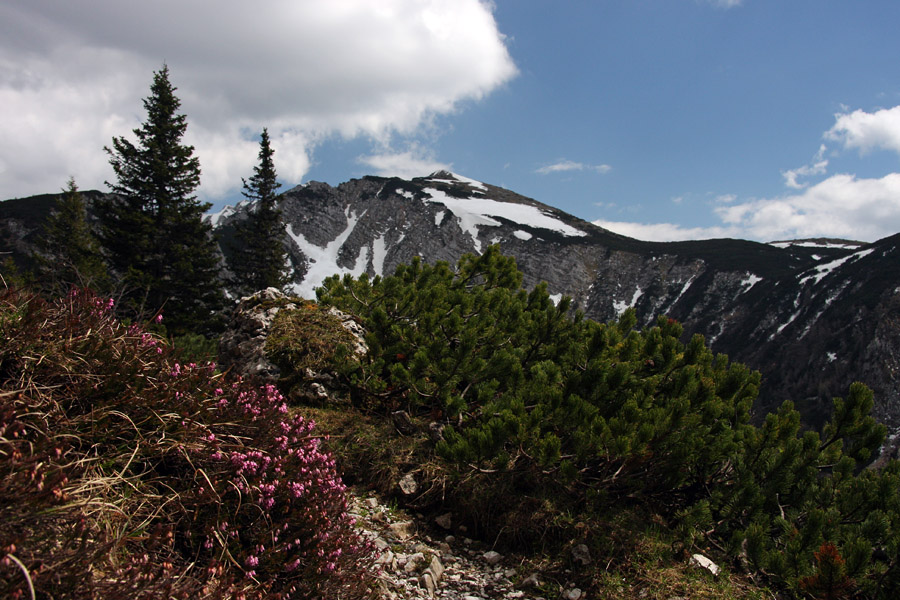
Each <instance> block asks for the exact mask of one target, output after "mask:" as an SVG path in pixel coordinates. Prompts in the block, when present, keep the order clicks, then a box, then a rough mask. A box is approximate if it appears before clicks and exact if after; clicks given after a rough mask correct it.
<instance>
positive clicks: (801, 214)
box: [594, 173, 900, 242]
mask: <svg viewBox="0 0 900 600" xmlns="http://www.w3.org/2000/svg"><path fill="white" fill-rule="evenodd" d="M713 213H714V215H715V216H716V217H717V218H718V219H719V221H720V222H721V224H720V225H715V226H711V227H682V226H680V225H674V224H671V223H660V224H646V223H629V222H617V221H604V220H600V221H594V223H595V224H597V225H600V226H601V227H605V228H606V229H609V230H611V231H615V232H616V233H621V234H622V235H627V236H629V237H634V238H637V239H642V240H649V241H679V240H690V239H709V238H718V237H733V238H741V239H750V240H757V241H761V242H766V241H772V240H788V239H804V238H814V237H831V238H843V239H850V240H860V241H870V242H871V241H875V240H878V239H881V238H884V237H887V236H890V235H893V234H895V233H897V232H898V231H900V173H890V174H888V175H886V176H884V177H881V178H878V179H860V178H857V177H855V176H854V175H849V174H837V175H833V176H831V177H828V178H826V179H825V180H823V181H821V182H819V183H817V184H815V185H811V186H809V187H807V188H805V189H803V190H802V191H801V192H798V193H796V194H789V195H785V196H780V197H776V198H763V199H754V200H748V201H743V202H740V201H735V202H732V203H727V204H721V203H720V204H717V205H716V206H715V207H714V208H713Z"/></svg>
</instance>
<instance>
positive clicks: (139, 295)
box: [97, 66, 224, 335]
mask: <svg viewBox="0 0 900 600" xmlns="http://www.w3.org/2000/svg"><path fill="white" fill-rule="evenodd" d="M180 105H181V102H180V101H179V100H178V98H177V97H176V96H175V88H174V87H173V86H172V84H171V83H170V82H169V69H168V67H166V66H163V68H162V70H160V71H159V72H156V73H154V75H153V84H152V85H151V87H150V96H149V97H148V98H146V99H145V100H144V108H145V109H146V111H147V120H146V121H145V122H144V123H143V124H142V125H141V127H140V128H138V129H135V130H134V135H135V136H136V137H137V145H135V144H134V143H132V142H131V141H129V140H128V139H126V138H124V137H117V138H113V141H112V148H106V152H107V153H108V154H109V157H110V160H109V162H110V164H111V165H112V168H113V171H114V172H115V174H116V183H111V184H109V186H110V189H111V191H112V192H113V193H114V195H113V196H111V197H109V198H107V199H105V200H104V201H102V202H98V204H97V216H98V217H99V219H100V223H101V232H100V234H101V235H100V239H101V242H102V244H103V247H104V250H105V252H106V256H107V258H108V260H109V265H110V268H111V271H112V272H113V274H114V275H115V276H116V277H117V284H118V286H119V287H121V288H122V290H123V292H122V296H123V303H124V304H125V306H124V307H123V308H125V309H127V310H128V311H129V312H130V314H131V315H137V316H139V317H146V315H148V314H149V315H152V314H154V313H155V312H156V311H158V310H160V309H162V308H163V307H165V308H164V310H165V313H166V326H167V328H168V329H169V333H171V334H172V335H181V334H184V333H188V332H194V333H204V332H209V331H210V330H213V329H214V328H215V324H214V317H215V313H216V311H217V310H219V309H221V308H222V306H223V302H224V297H223V295H222V289H221V284H220V282H219V281H218V271H219V264H218V262H219V261H218V257H217V253H216V250H215V241H214V240H213V237H212V227H211V226H210V225H209V224H208V223H206V222H204V221H203V214H204V213H205V212H206V211H207V210H208V209H209V207H210V206H211V205H210V204H208V203H201V202H199V201H198V200H197V198H196V196H194V191H195V190H196V188H197V186H198V185H199V183H200V161H199V160H198V159H197V158H196V157H195V156H194V155H193V153H194V148H193V147H192V146H186V145H184V144H182V143H181V138H182V137H183V136H184V133H185V131H186V130H187V119H186V117H185V115H183V114H178V109H179V107H180Z"/></svg>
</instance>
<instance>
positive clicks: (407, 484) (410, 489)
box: [400, 473, 419, 496]
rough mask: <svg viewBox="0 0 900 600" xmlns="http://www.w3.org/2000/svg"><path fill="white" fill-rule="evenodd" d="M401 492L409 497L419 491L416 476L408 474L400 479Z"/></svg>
mask: <svg viewBox="0 0 900 600" xmlns="http://www.w3.org/2000/svg"><path fill="white" fill-rule="evenodd" d="M400 491H401V492H403V493H404V494H406V495H407V496H411V495H413V494H415V493H416V492H417V491H419V484H418V483H416V476H415V475H414V474H413V473H407V474H406V475H404V476H403V477H402V478H401V479H400Z"/></svg>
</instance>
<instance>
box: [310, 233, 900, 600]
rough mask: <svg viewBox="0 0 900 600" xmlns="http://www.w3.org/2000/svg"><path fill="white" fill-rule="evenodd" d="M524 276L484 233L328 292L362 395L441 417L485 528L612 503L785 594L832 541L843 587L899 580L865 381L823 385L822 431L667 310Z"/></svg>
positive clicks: (531, 523) (470, 504)
mask: <svg viewBox="0 0 900 600" xmlns="http://www.w3.org/2000/svg"><path fill="white" fill-rule="evenodd" d="M521 285H522V275H521V273H519V272H518V270H517V269H516V267H515V263H514V261H513V260H512V259H511V258H508V257H504V256H502V255H501V254H500V252H499V250H498V249H497V248H496V247H491V248H489V249H488V250H487V251H486V252H485V253H484V254H483V255H482V256H478V257H476V256H471V255H470V256H465V257H463V258H462V259H460V261H459V263H458V265H457V266H456V267H455V268H453V267H451V266H450V265H448V264H447V263H438V264H436V265H427V264H424V263H422V262H421V261H419V260H415V261H413V263H412V264H410V265H408V266H401V267H399V268H398V269H397V271H396V273H395V274H394V275H391V276H387V277H383V278H382V277H375V278H373V279H371V280H370V279H369V278H368V277H366V276H365V275H363V276H361V277H359V278H353V277H351V276H345V277H344V278H343V279H338V278H337V277H334V278H331V279H329V280H327V281H326V282H325V283H324V285H323V287H322V288H321V289H320V290H319V300H320V302H322V303H325V304H332V305H335V306H337V307H338V308H340V309H342V310H344V311H347V312H349V313H351V314H354V315H356V316H357V317H358V318H359V319H360V320H361V321H362V323H363V324H364V326H365V327H366V329H367V331H368V332H369V334H368V337H367V342H368V344H369V348H370V353H369V355H368V356H367V357H366V358H365V359H364V360H363V361H362V364H361V365H359V367H358V368H357V369H356V371H355V372H354V373H353V374H352V377H351V381H352V383H353V385H354V386H355V392H356V393H355V395H354V397H355V398H357V401H358V402H361V403H362V404H364V407H365V408H374V409H375V410H377V411H380V412H381V413H382V414H387V413H389V412H391V411H393V410H396V409H398V408H404V409H406V410H408V411H410V413H411V414H412V415H413V417H414V418H415V417H419V418H423V419H428V420H438V421H440V422H441V423H442V424H443V425H444V429H443V439H442V440H440V441H438V442H437V443H436V444H435V446H434V452H435V453H436V454H437V455H438V456H440V457H443V459H445V461H446V463H445V465H446V467H445V468H446V469H447V473H445V474H444V475H442V476H441V477H442V478H443V479H445V480H449V481H454V482H456V483H455V484H454V486H455V489H446V490H445V492H446V496H449V497H450V498H451V499H452V502H454V503H455V506H454V508H455V509H457V510H459V511H460V512H462V513H464V514H467V515H469V517H470V518H473V519H475V520H476V524H477V525H478V527H479V528H480V531H481V532H482V534H484V535H485V536H487V537H490V538H492V539H500V540H503V539H506V540H507V541H510V542H516V543H519V542H522V541H523V540H524V541H525V543H529V544H537V543H546V542H547V540H548V532H551V531H555V532H557V534H558V537H559V539H561V540H562V539H564V538H565V537H566V536H568V537H569V539H571V537H572V536H573V535H579V536H584V539H586V540H589V539H591V536H590V535H589V534H588V533H586V532H591V531H593V532H595V533H597V532H600V531H602V530H603V526H602V523H603V519H604V518H605V517H604V515H608V514H610V513H611V512H616V511H621V510H623V509H625V508H627V507H644V508H643V510H645V511H646V512H648V513H652V514H658V515H659V517H660V518H661V519H662V520H663V522H664V523H666V524H667V525H668V526H669V527H670V529H671V531H672V532H673V535H678V536H680V538H681V539H682V542H683V543H685V544H687V547H691V546H693V545H697V546H702V547H704V548H718V549H720V550H719V551H723V552H727V553H730V554H731V556H732V558H733V559H734V560H735V561H736V562H738V563H743V564H745V565H746V566H747V567H748V568H750V569H752V570H754V571H756V572H761V573H765V574H767V575H768V576H770V577H771V578H772V581H773V582H775V583H776V584H777V585H779V586H781V587H783V588H784V589H787V590H791V591H793V592H794V593H797V594H799V593H800V588H801V585H806V586H807V587H808V589H813V587H815V585H819V584H818V583H816V582H820V583H821V581H825V580H827V579H828V577H830V576H831V575H828V574H822V573H823V569H828V568H830V567H828V566H827V565H828V564H829V563H827V561H826V562H823V560H825V558H822V557H826V558H827V557H829V556H831V554H827V553H826V554H827V556H826V554H821V552H820V556H819V558H817V555H816V553H817V552H818V551H819V550H820V548H823V544H825V543H827V544H832V545H833V546H834V548H835V552H836V553H837V556H839V557H842V558H841V560H842V561H844V562H842V563H841V565H842V569H844V570H843V571H841V574H840V577H841V578H842V579H841V580H840V582H839V583H840V585H842V586H843V585H845V584H846V585H849V583H847V582H851V581H852V583H853V586H854V590H855V593H858V594H863V595H864V597H883V598H889V597H896V596H897V595H898V594H900V572H898V571H900V480H898V477H900V466H898V464H897V463H891V464H890V465H889V466H888V467H886V468H885V469H883V470H881V471H870V470H863V467H864V466H865V464H866V462H867V461H868V460H870V459H871V458H872V457H873V456H874V453H875V452H876V451H877V449H878V447H879V445H880V443H881V440H882V439H883V437H884V433H885V429H884V427H883V426H881V425H878V424H876V423H875V421H874V420H873V419H872V418H871V417H869V416H868V413H869V411H870V409H871V407H872V394H871V391H869V390H868V389H867V388H866V387H865V386H863V385H861V384H854V385H853V386H852V387H851V388H850V394H849V396H848V397H847V399H846V400H843V399H841V398H837V399H835V400H834V405H835V410H834V413H833V416H832V420H831V421H830V422H829V423H828V424H827V425H826V426H825V428H824V429H823V430H822V432H821V433H819V432H815V431H803V430H801V427H800V419H799V414H798V413H797V411H796V410H794V408H793V405H792V404H791V403H789V402H787V403H785V404H784V405H783V406H782V407H781V408H780V409H779V410H778V411H777V412H776V413H773V414H770V415H768V416H767V418H766V419H765V422H764V423H763V425H762V426H760V427H757V426H755V425H753V424H752V423H751V420H750V413H751V408H752V405H753V402H754V400H755V398H756V394H757V390H758V387H759V374H758V373H754V372H751V371H750V370H749V369H748V368H747V367H745V366H743V365H740V364H736V363H731V362H730V361H729V360H728V358H727V357H726V356H724V355H718V356H716V355H713V353H712V352H711V351H710V350H709V349H708V348H707V347H706V345H705V343H704V340H703V338H702V337H700V336H694V337H693V338H691V339H690V340H689V341H688V342H687V343H684V342H683V341H682V340H681V338H682V335H683V330H682V327H681V326H680V325H679V324H678V323H676V322H674V321H672V320H671V319H667V318H665V317H660V318H659V319H658V320H657V322H656V323H655V325H654V326H652V327H648V328H646V329H644V330H642V331H637V330H635V324H636V320H635V316H634V313H633V311H631V310H629V311H626V312H625V313H624V314H623V315H622V317H621V318H620V320H619V321H618V322H617V323H611V324H600V323H595V322H592V321H588V320H585V319H582V318H581V316H580V315H579V314H578V313H574V314H573V313H572V312H571V311H570V309H569V302H568V300H565V299H564V300H563V301H561V302H560V303H559V304H558V305H555V304H554V303H553V302H552V301H551V299H550V297H549V295H548V294H547V291H546V287H545V286H544V285H539V286H537V287H535V288H534V289H533V290H531V291H530V292H529V291H526V290H524V289H522V287H521ZM423 439H424V438H423ZM573 522H574V523H581V526H580V529H579V527H575V526H573V525H571V524H572V523H573ZM827 547H829V548H830V546H827ZM610 560H614V557H611V559H610ZM832 563H834V564H836V563H835V561H834V560H832ZM823 565H825V566H823ZM817 569H818V571H817ZM817 572H818V573H819V574H820V575H821V576H820V577H819V579H810V578H815V577H817V575H816V573H817ZM803 582H806V583H803ZM823 585H824V584H823ZM828 585H831V584H828ZM835 585H837V584H835ZM809 586H813V587H809ZM816 589H818V588H816Z"/></svg>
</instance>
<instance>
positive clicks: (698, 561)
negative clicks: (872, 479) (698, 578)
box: [691, 554, 719, 577]
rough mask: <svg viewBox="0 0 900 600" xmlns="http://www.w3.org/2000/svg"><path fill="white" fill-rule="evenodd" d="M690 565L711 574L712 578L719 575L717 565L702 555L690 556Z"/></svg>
mask: <svg viewBox="0 0 900 600" xmlns="http://www.w3.org/2000/svg"><path fill="white" fill-rule="evenodd" d="M691 564H692V565H694V566H697V567H700V568H701V569H706V570H707V571H709V572H710V573H712V576H713V577H718V575H719V565H717V564H716V563H714V562H713V561H711V560H709V559H708V558H706V557H705V556H703V555H702V554H693V555H691Z"/></svg>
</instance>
